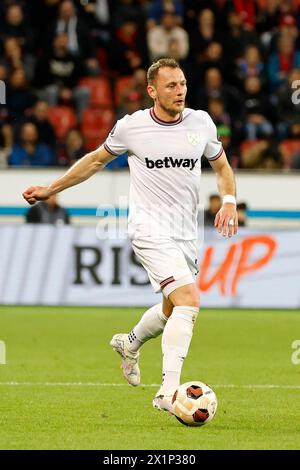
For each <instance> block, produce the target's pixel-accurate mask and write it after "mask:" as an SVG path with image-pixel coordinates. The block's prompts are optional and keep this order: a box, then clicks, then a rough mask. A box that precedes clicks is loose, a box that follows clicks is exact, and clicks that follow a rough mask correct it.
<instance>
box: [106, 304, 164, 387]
mask: <svg viewBox="0 0 300 470" xmlns="http://www.w3.org/2000/svg"><path fill="white" fill-rule="evenodd" d="M172 309H173V305H172V304H171V303H170V302H169V300H168V299H167V298H165V297H164V298H163V303H162V304H157V305H154V306H153V307H151V308H149V309H148V310H147V311H146V312H145V313H144V315H143V316H142V318H141V320H140V321H139V322H138V323H137V325H135V326H134V328H133V329H132V330H131V331H130V333H129V334H127V333H119V334H116V335H114V336H113V337H112V340H111V342H110V345H111V346H112V347H113V349H114V350H115V351H116V352H118V353H119V354H120V355H121V357H122V363H121V368H122V369H123V375H124V377H125V378H126V380H127V382H128V383H129V384H130V385H134V386H136V385H139V383H140V377H141V374H140V368H139V349H140V347H141V346H142V345H143V344H144V343H145V342H146V341H148V340H149V339H152V338H156V337H157V336H159V335H160V334H161V333H162V332H163V330H164V327H165V325H166V323H167V320H168V317H169V316H170V315H171V313H172Z"/></svg>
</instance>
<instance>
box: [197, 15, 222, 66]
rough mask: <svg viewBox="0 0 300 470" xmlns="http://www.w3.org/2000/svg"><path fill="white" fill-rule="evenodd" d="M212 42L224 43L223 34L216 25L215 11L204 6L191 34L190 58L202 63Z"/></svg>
mask: <svg viewBox="0 0 300 470" xmlns="http://www.w3.org/2000/svg"><path fill="white" fill-rule="evenodd" d="M212 42H218V43H222V35H221V33H220V31H219V30H218V29H217V28H216V26H215V15H214V12H213V11H212V10H211V9H209V8H204V9H203V10H202V11H200V13H199V15H198V23H197V26H196V28H195V29H194V30H193V31H192V32H191V35H190V46H191V47H190V60H191V61H192V62H193V63H195V64H198V65H201V63H202V62H203V60H204V57H205V51H206V50H207V47H208V46H209V45H210V43H212Z"/></svg>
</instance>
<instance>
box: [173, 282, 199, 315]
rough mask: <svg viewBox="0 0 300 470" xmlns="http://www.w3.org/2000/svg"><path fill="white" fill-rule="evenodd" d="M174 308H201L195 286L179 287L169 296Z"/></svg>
mask: <svg viewBox="0 0 300 470" xmlns="http://www.w3.org/2000/svg"><path fill="white" fill-rule="evenodd" d="M169 300H170V301H171V302H172V304H173V305H174V307H180V306H186V307H195V308H198V309H199V308H200V299H199V294H198V292H197V289H196V286H195V285H194V284H191V285H187V286H183V287H179V288H178V289H175V290H174V291H173V292H171V294H170V295H169Z"/></svg>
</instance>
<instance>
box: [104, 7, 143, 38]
mask: <svg viewBox="0 0 300 470" xmlns="http://www.w3.org/2000/svg"><path fill="white" fill-rule="evenodd" d="M109 3H113V5H112V10H111V13H112V23H113V27H114V29H115V30H116V31H117V30H118V29H119V28H120V26H122V24H123V23H124V22H126V21H127V20H128V19H129V18H130V19H131V20H132V21H134V22H135V23H137V24H138V25H139V26H140V27H141V28H142V29H144V27H145V22H146V13H147V10H146V7H144V6H143V4H142V3H143V0H115V1H114V2H111V1H110V2H109Z"/></svg>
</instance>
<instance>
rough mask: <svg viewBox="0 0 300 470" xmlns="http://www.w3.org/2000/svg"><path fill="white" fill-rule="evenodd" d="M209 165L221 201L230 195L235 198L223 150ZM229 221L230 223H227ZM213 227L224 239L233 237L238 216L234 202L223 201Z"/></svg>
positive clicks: (234, 186) (232, 178) (233, 186)
mask: <svg viewBox="0 0 300 470" xmlns="http://www.w3.org/2000/svg"><path fill="white" fill-rule="evenodd" d="M209 163H210V165H211V167H212V169H213V170H214V172H215V174H216V176H217V183H218V188H219V192H220V195H221V198H222V199H223V197H224V196H225V195H232V196H234V198H235V196H236V185H235V179H234V175H233V171H232V168H231V166H230V165H229V162H228V160H227V157H226V154H225V152H224V150H223V152H222V154H221V156H220V157H219V158H218V159H217V160H213V161H210V162H209ZM225 199H226V198H225ZM229 221H231V222H230V223H229ZM232 222H233V223H232ZM215 227H217V230H218V232H219V233H221V232H222V235H223V236H224V237H226V236H227V235H228V237H231V236H232V235H233V234H234V235H235V234H236V233H237V229H238V216H237V210H236V204H235V203H234V202H225V201H223V204H222V207H221V209H220V210H219V212H218V213H217V215H216V218H215Z"/></svg>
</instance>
